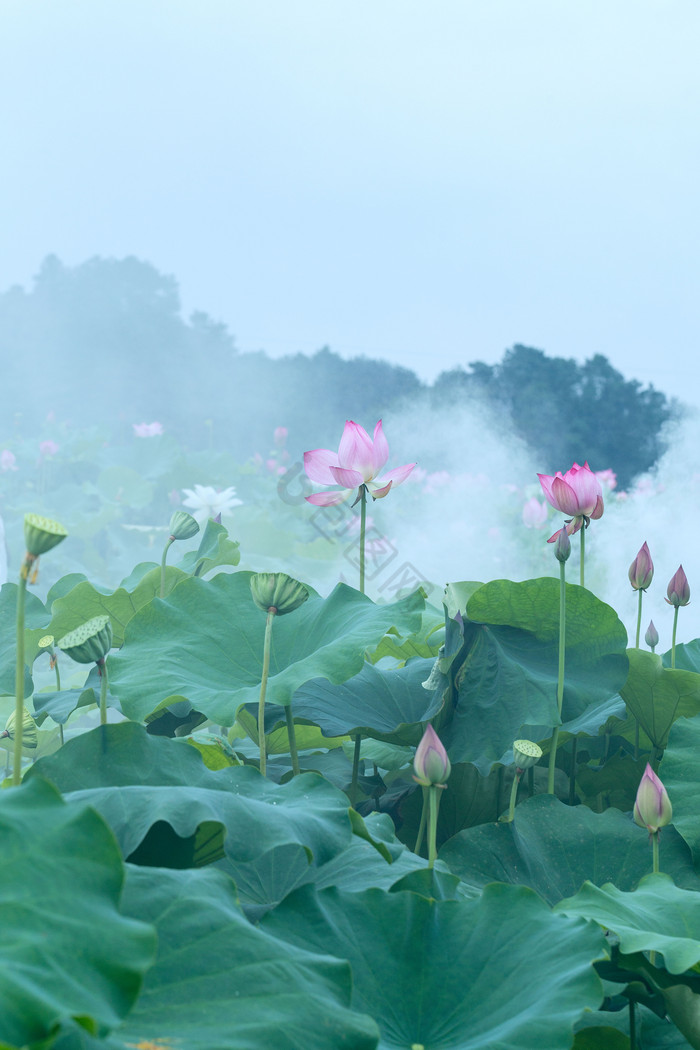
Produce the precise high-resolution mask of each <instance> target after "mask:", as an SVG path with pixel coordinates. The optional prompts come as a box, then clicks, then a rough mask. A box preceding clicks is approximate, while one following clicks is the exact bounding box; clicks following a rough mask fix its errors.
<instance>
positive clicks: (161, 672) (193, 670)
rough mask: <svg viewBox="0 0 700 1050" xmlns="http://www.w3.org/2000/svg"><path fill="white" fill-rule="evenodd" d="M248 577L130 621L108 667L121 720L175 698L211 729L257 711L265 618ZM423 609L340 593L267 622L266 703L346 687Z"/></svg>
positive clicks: (195, 585)
mask: <svg viewBox="0 0 700 1050" xmlns="http://www.w3.org/2000/svg"><path fill="white" fill-rule="evenodd" d="M250 577H251V573H249V572H237V573H231V574H229V573H220V574H219V575H217V576H215V577H214V578H213V579H211V580H207V581H204V580H201V579H196V578H191V579H188V580H185V581H183V583H181V584H179V585H178V586H177V587H176V588H175V590H174V591H173V592H172V593H171V594H170V595H169V596H168V597H167V598H166V599H165V600H163V601H161V600H159V599H156V600H155V601H153V602H151V603H150V604H149V605H147V606H145V607H144V608H142V609H141V610H140V611H139V612H138V613H137V614H136V616H135V617H134V619H133V621H131V623H130V624H129V625H128V627H127V630H126V636H125V642H124V646H123V648H122V650H121V651H120V652H119V653H115V654H113V655H112V656H111V657H110V658H109V660H108V664H107V667H108V672H109V681H110V687H111V689H112V692H113V693H114V694H115V695H116V696H117V697H118V698H119V699H120V700H121V701H122V708H123V710H124V713H125V714H126V715H127V716H128V717H129V718H133V719H134V720H135V721H142V720H143V719H144V718H146V717H147V716H148V715H149V714H151V713H152V712H153V711H155V710H156V709H157V708H158V707H159V706H161V705H163V703H164V702H166V701H167V700H168V699H169V697H171V696H174V695H178V696H186V697H187V698H188V700H190V702H191V703H192V704H193V705H194V706H195V707H196V708H197V710H199V711H203V712H204V713H205V714H206V715H207V716H208V717H209V718H211V719H212V721H214V722H216V723H218V724H220V725H233V723H234V722H235V716H236V711H237V710H238V708H239V707H240V706H241V704H244V703H246V702H255V703H257V700H258V696H259V693H260V679H261V676H262V660H263V641H264V634H265V614H264V613H263V612H261V611H260V610H259V609H257V608H256V606H255V605H254V603H253V601H252V598H251V596H250ZM423 605H424V599H423V597H422V596H421V594H420V593H419V592H416V593H414V594H412V595H411V596H410V597H408V598H404V599H402V600H401V601H398V602H395V603H393V604H387V605H375V603H374V602H372V601H370V599H369V598H366V597H365V596H364V595H362V594H360V593H359V591H355V590H353V589H352V588H351V587H347V586H345V585H344V584H339V585H338V586H337V587H336V588H335V590H334V591H333V592H332V593H331V594H330V596H329V597H328V598H321V597H320V596H319V595H318V594H316V592H312V593H311V596H310V597H309V600H308V601H307V602H305V603H304V605H302V606H301V608H299V609H297V610H296V611H295V612H293V613H291V614H290V615H289V616H282V617H280V618H279V619H277V618H276V619H275V620H274V621H273V625H272V656H271V659H270V673H269V679H268V686H267V697H268V700H269V701H270V702H271V703H277V704H288V703H289V701H290V700H291V698H292V695H293V694H294V692H295V691H296V690H297V689H298V688H299V686H301V685H303V684H304V683H305V682H308V681H309V680H310V679H313V678H319V677H320V678H327V679H329V680H330V681H332V682H335V683H339V682H343V681H345V680H346V679H348V678H351V677H352V676H353V675H354V674H357V673H358V672H359V671H360V670H361V669H362V666H363V663H364V653H365V650H366V648H367V647H368V646H370V645H372V644H375V645H376V643H377V640H378V639H379V638H381V637H382V636H383V635H384V634H385V633H386V631H387V630H388V629H389V628H390V627H392V626H396V627H398V628H399V629H401V630H408V631H410V630H412V629H414V628H415V627H416V626H417V625H418V623H419V622H420V613H421V611H422V609H423Z"/></svg>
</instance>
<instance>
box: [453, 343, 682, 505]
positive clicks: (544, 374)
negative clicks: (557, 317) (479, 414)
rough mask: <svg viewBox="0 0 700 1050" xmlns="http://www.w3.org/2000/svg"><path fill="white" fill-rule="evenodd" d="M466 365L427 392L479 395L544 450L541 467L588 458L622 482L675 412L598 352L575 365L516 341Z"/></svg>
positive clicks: (637, 469) (638, 467)
mask: <svg viewBox="0 0 700 1050" xmlns="http://www.w3.org/2000/svg"><path fill="white" fill-rule="evenodd" d="M469 368H470V371H466V370H464V369H461V370H453V371H451V372H445V373H442V375H441V376H439V377H438V379H437V380H436V382H435V384H434V386H433V398H435V397H450V398H452V399H454V398H455V397H459V396H460V392H461V394H462V395H464V394H480V395H482V396H484V397H485V398H486V399H487V400H488V401H489V402H490V403H491V404H492V405H494V406H495V407H498V408H500V409H502V410H503V411H505V412H506V413H507V415H508V418H509V419H510V420H511V421H512V425H513V429H514V431H515V432H516V434H518V436H519V437H521V438H522V439H523V440H524V441H526V442H527V444H528V445H529V446H530V447H531V448H532V449H534V450H535V451H536V452H537V454H538V455H540V456H541V457H542V471H543V473H548V474H551V473H553V472H554V471H555V470H566V469H568V467H570V466H571V464H572V463H573V462H574V461H577V462H579V463H583V462H584V460H588V461H589V463H590V465H591V467H592V468H593V469H594V470H602V469H605V468H607V467H610V468H612V469H613V470H614V471H615V473H616V474H617V475H618V480H619V484H620V486H621V487H625V486H628V485H629V484H630V482H631V480H632V479H633V478H634V477H635V475H637V474H640V473H642V472H644V471H646V470H649V468H650V467H652V466H653V464H654V463H655V462H656V460H657V459H658V458H659V456H660V454H661V453H662V451H663V447H664V446H663V428H664V425H665V424H666V423H667V422H668V421H669V420H670V419H671V418H672V417H673V416H674V414H675V412H676V408H675V406H674V404H673V403H671V402H669V401H668V399H667V398H666V396H665V395H664V394H662V393H660V392H659V391H658V390H655V389H654V388H653V387H651V386H649V387H643V386H642V384H641V383H640V382H639V381H638V380H636V379H633V380H626V379H625V378H624V377H623V376H622V375H621V373H620V372H618V371H617V370H616V369H615V368H613V366H612V365H611V364H610V362H609V361H608V360H607V358H606V357H603V356H602V355H601V354H596V355H595V356H594V357H592V358H591V359H590V360H588V361H586V362H584V364H581V365H580V364H578V363H577V362H576V361H574V360H572V359H567V358H561V357H553V358H552V357H547V356H546V355H545V354H544V353H543V352H542V351H541V350H535V349H533V348H532V347H528V346H522V345H520V344H517V345H516V346H514V347H513V348H512V349H511V350H508V351H506V353H505V355H504V357H503V360H502V361H501V362H500V364H496V365H486V364H484V363H483V362H481V361H476V362H474V363H473V364H471V365H470V366H469Z"/></svg>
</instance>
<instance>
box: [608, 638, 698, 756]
mask: <svg viewBox="0 0 700 1050" xmlns="http://www.w3.org/2000/svg"><path fill="white" fill-rule="evenodd" d="M629 661H630V670H629V677H628V679H627V681H626V682H625V685H624V686H623V688H622V689H621V690H620V694H621V696H622V698H623V700H624V701H625V703H626V704H627V707H628V708H629V710H630V712H631V713H632V714H633V715H634V717H635V718H636V719H637V721H638V722H639V724H640V726H641V727H642V729H643V730H644V732H645V733H646V734H647V736H648V737H649V739H650V740H651V742H652V744H654V745H655V746H656V747H658V748H662V749H663V748H665V747H666V744H667V742H668V734H669V730H670V728H671V726H672V725H673V723H674V722H675V720H676V719H677V718H683V717H685V718H692V716H693V715H697V714H699V713H700V674H697V672H695V671H681V670H677V669H674V670H672V669H671V668H670V667H664V666H663V663H662V660H661V657H660V656H657V655H656V654H655V653H648V652H646V651H645V650H643V649H630V650H629Z"/></svg>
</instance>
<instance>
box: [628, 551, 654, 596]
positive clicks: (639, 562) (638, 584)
mask: <svg viewBox="0 0 700 1050" xmlns="http://www.w3.org/2000/svg"><path fill="white" fill-rule="evenodd" d="M628 576H629V579H630V583H631V584H632V586H633V588H634V589H635V591H645V590H646V589H647V587H648V586H649V584H650V583H651V581H652V580H653V579H654V563H653V561H652V560H651V554H650V553H649V548H648V546H647V544H646V541H645V542H644V543H643V544H642V546H641V547H640V548H639V550H638V552H637V557H636V558H635V559H634V561H633V562H632V564H631V565H630V567H629V572H628Z"/></svg>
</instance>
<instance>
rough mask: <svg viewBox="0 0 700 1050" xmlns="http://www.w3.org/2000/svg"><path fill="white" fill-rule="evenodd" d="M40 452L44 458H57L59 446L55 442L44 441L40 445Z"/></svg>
mask: <svg viewBox="0 0 700 1050" xmlns="http://www.w3.org/2000/svg"><path fill="white" fill-rule="evenodd" d="M39 452H40V453H41V454H42V456H55V455H56V453H57V452H58V445H57V444H56V442H55V441H42V442H41V443H40V445H39Z"/></svg>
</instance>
